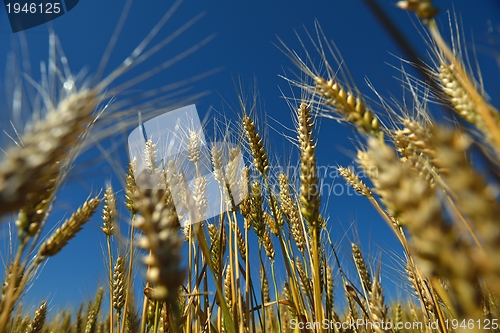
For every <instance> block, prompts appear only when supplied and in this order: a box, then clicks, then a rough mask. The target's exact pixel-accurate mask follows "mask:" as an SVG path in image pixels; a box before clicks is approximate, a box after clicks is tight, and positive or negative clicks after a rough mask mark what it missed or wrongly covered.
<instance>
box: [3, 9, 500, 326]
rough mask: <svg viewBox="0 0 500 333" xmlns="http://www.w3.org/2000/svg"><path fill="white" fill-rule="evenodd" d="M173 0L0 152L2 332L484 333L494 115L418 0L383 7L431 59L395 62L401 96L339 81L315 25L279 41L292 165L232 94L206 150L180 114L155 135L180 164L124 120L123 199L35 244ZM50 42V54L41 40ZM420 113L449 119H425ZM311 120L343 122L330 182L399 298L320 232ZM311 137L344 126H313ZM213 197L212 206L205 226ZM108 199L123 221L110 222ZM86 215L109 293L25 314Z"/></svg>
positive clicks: (495, 244)
mask: <svg viewBox="0 0 500 333" xmlns="http://www.w3.org/2000/svg"><path fill="white" fill-rule="evenodd" d="M178 5H179V2H176V3H175V4H174V5H173V7H172V9H171V10H170V11H169V12H167V13H166V14H165V16H164V19H162V21H161V22H160V23H159V24H158V25H157V27H155V28H154V29H153V30H152V31H151V35H148V37H146V39H145V40H144V42H143V43H141V44H140V45H139V46H138V47H137V49H136V50H135V51H134V52H133V53H131V55H130V56H129V57H128V58H127V59H126V60H125V61H124V62H123V64H122V65H121V66H120V67H118V68H117V69H116V70H114V71H113V72H112V73H111V74H110V75H109V76H107V77H105V78H98V80H96V81H95V82H97V83H94V84H92V85H81V86H78V85H73V84H68V83H69V82H74V76H73V75H72V74H70V73H71V72H70V71H69V69H68V70H67V71H66V70H64V71H62V72H61V73H65V74H64V76H63V77H62V79H61V80H62V81H61V82H58V83H59V84H60V85H61V86H62V90H60V92H59V91H56V90H50V89H51V88H50V87H51V85H46V86H42V89H41V90H42V91H43V92H44V94H43V96H41V98H42V101H43V102H42V103H41V105H43V106H42V107H41V110H33V113H35V111H36V113H37V114H40V117H36V118H34V119H33V121H32V122H31V123H30V124H29V126H27V127H26V128H25V129H24V130H22V131H20V134H19V142H20V144H17V145H14V144H13V145H11V146H10V147H8V148H6V149H5V154H4V155H3V158H2V160H1V163H0V214H1V215H2V216H3V217H4V220H5V221H6V222H5V223H12V225H13V230H15V232H14V233H13V236H12V237H13V240H12V243H13V244H12V248H13V253H12V256H11V257H10V258H9V261H8V262H5V273H4V276H3V284H2V292H1V299H0V333H4V332H72V333H83V332H85V333H90V332H109V333H113V332H114V333H125V332H132V333H136V332H140V333H146V332H154V333H157V332H187V333H191V332H193V333H196V332H336V333H338V332H355V333H364V332H394V333H398V332H441V333H446V332H458V331H474V332H482V331H490V330H493V331H497V332H498V331H499V327H498V319H497V318H498V315H499V309H498V297H500V223H499V221H498V220H497V219H498V218H499V216H500V205H499V203H498V200H497V193H496V192H495V188H497V187H498V185H499V184H498V166H499V165H500V123H499V121H500V115H499V111H498V110H497V109H496V108H495V107H494V106H493V105H492V104H491V102H490V99H489V98H488V95H487V94H486V92H485V91H486V89H487V87H483V85H482V81H481V79H480V77H479V74H478V72H477V71H476V69H475V68H472V66H470V63H469V62H468V61H467V59H468V55H467V54H466V49H464V48H463V47H462V45H460V42H461V40H460V37H459V36H453V37H454V38H457V41H458V42H457V43H454V44H452V45H451V44H448V43H447V42H446V41H445V38H443V36H442V32H441V31H440V29H439V28H438V24H437V20H440V19H441V20H447V19H448V18H447V17H446V16H444V15H442V14H441V13H439V11H438V10H437V8H435V7H434V4H433V2H432V1H431V0H402V1H399V2H397V6H398V7H400V8H401V9H402V10H405V11H409V12H413V13H414V14H415V15H416V17H417V19H418V22H419V23H420V24H421V27H422V29H423V31H424V32H423V33H422V35H423V37H424V38H426V39H427V41H426V42H427V45H428V46H429V50H428V52H429V54H430V56H431V57H432V59H431V60H430V61H429V63H427V64H425V63H423V62H419V63H411V62H408V63H407V65H408V66H415V67H417V69H418V70H419V71H420V73H421V74H422V78H417V77H414V76H412V75H410V74H408V73H407V72H406V71H405V70H404V69H403V70H402V75H403V77H404V80H403V81H404V82H405V89H406V90H407V91H408V92H410V94H411V101H410V100H406V99H405V100H401V101H394V100H389V99H385V98H384V97H382V96H380V102H379V103H375V102H374V101H370V100H369V99H368V98H366V97H364V95H363V94H362V93H361V91H360V90H359V89H358V88H357V87H356V86H354V83H350V80H349V79H348V78H347V76H346V77H343V75H342V73H344V72H343V70H339V68H341V67H342V66H343V64H342V63H338V59H340V55H339V54H338V53H337V51H336V48H335V47H334V45H333V44H331V43H330V42H329V40H328V38H327V35H328V31H323V30H322V29H321V27H320V26H319V24H316V25H315V28H316V30H315V31H314V32H313V33H308V34H307V36H305V37H304V36H300V35H299V39H300V41H301V45H303V46H304V49H303V50H293V49H291V48H289V47H288V46H287V45H286V43H285V42H282V44H281V46H280V47H281V48H282V50H283V51H284V53H285V55H286V56H288V59H287V57H286V56H284V57H283V58H284V59H283V61H284V62H286V61H289V60H290V59H291V60H292V62H293V64H294V66H296V68H297V70H298V72H300V74H299V75H297V76H296V77H294V76H292V75H290V76H285V77H284V82H285V83H286V84H288V85H290V87H291V91H292V96H286V98H285V101H284V102H283V103H284V106H283V107H284V108H290V110H291V111H292V112H291V114H292V118H293V121H294V124H295V129H294V130H295V137H294V138H290V141H292V143H293V146H294V148H295V149H296V150H297V152H298V156H299V158H298V160H297V161H294V162H291V164H292V165H296V166H297V168H296V170H298V172H296V173H291V172H280V171H278V172H277V171H276V170H286V169H284V168H279V167H280V165H277V164H278V162H276V161H275V159H274V158H273V156H276V153H274V152H272V151H270V149H269V147H270V144H269V142H267V137H266V135H264V133H265V131H264V127H265V123H262V122H259V121H258V119H259V112H261V110H260V104H259V99H258V97H257V96H256V95H255V96H251V98H248V97H247V95H246V94H245V93H244V91H241V92H240V95H239V96H238V101H239V110H238V112H239V116H238V117H237V119H236V120H234V119H229V118H228V117H226V116H220V117H216V119H215V120H214V123H215V126H214V128H215V130H214V132H215V133H214V138H213V140H212V141H213V144H210V145H208V144H207V142H205V141H204V139H203V138H202V134H201V133H200V132H199V131H198V128H196V127H197V126H195V122H194V120H193V119H190V121H191V123H190V124H191V127H189V126H187V127H186V128H180V130H179V131H177V132H175V133H170V134H169V135H172V136H173V137H175V140H176V142H178V143H179V147H180V148H181V150H182V151H184V152H185V154H184V155H182V154H177V155H175V154H165V151H166V150H168V149H170V148H169V146H168V142H167V143H165V142H162V141H161V140H159V139H158V138H154V137H153V136H152V135H150V136H148V134H147V133H145V130H144V128H145V125H144V124H143V123H135V122H134V121H129V123H127V125H128V126H127V127H128V128H133V127H135V126H139V127H137V128H138V129H141V128H142V129H141V131H143V132H141V133H142V134H143V135H144V138H143V139H144V142H143V145H138V146H137V147H135V146H134V147H132V148H131V151H132V150H133V151H134V152H135V153H134V154H135V155H134V154H132V153H131V155H130V163H129V164H128V167H127V169H126V170H123V177H122V184H123V188H120V189H118V188H117V186H116V185H113V186H111V185H110V184H103V186H102V187H103V190H102V191H100V192H99V191H97V192H98V193H97V194H96V193H89V196H88V198H87V200H85V201H84V202H83V203H82V204H81V206H80V207H79V208H78V209H77V210H76V211H75V212H73V213H72V214H70V215H69V216H68V217H67V219H66V220H65V221H63V223H61V224H60V225H59V226H58V227H57V228H55V229H53V230H52V232H51V233H50V234H49V236H48V237H41V236H40V235H41V233H42V229H43V228H46V227H47V225H46V224H47V221H48V220H49V218H50V214H51V208H52V207H53V205H54V202H55V201H56V200H61V198H58V194H60V187H61V186H62V184H63V183H64V182H65V177H66V176H67V175H68V172H69V170H70V169H71V168H72V167H73V165H74V163H75V161H76V158H77V156H78V155H79V154H80V153H81V151H82V150H84V149H86V148H88V147H89V146H90V144H91V142H92V141H89V140H88V135H89V133H90V131H91V130H92V127H94V126H100V123H101V118H102V119H104V120H103V121H106V118H105V117H106V114H107V113H108V112H110V111H114V112H122V113H123V114H133V115H135V114H137V113H139V112H143V111H141V108H140V107H133V108H130V109H127V108H125V109H124V108H123V107H120V108H116V109H115V110H113V101H112V100H111V101H110V99H111V97H112V96H114V94H115V93H116V92H115V91H113V92H110V91H109V90H108V88H109V87H110V86H111V84H112V83H113V81H115V80H116V79H117V78H119V77H120V76H121V75H123V74H124V73H125V72H126V71H128V70H129V69H131V68H132V67H134V66H136V65H138V64H139V63H140V62H142V61H145V60H147V58H148V57H149V56H150V55H151V52H150V50H151V49H149V50H148V49H146V46H147V44H148V43H149V42H150V41H151V40H152V38H153V37H154V34H155V32H156V31H157V30H158V29H160V28H161V25H162V24H164V23H165V21H166V20H168V18H169V17H170V16H171V15H172V14H173V11H175V9H176V7H177V6H178ZM402 13H403V12H402ZM450 21H451V26H453V25H454V24H455V23H454V21H453V19H450ZM205 42H206V41H205V40H203V41H202V42H200V43H201V44H203V43H205ZM51 43H52V44H53V46H54V50H56V49H57V50H58V51H60V49H59V46H58V43H57V37H56V36H55V35H51ZM162 43H163V42H159V43H158V44H157V45H156V46H154V47H153V48H152V49H153V50H155V49H157V48H161V47H162ZM309 44H312V45H313V47H308V46H306V45H309ZM194 49H195V48H193V50H188V51H187V53H189V52H192V51H194ZM299 51H300V52H299ZM198 52H203V51H202V50H200V51H198ZM57 54H59V56H60V57H61V59H62V57H63V56H62V55H61V53H59V52H54V53H53V56H57ZM300 54H305V55H304V56H302V55H300ZM318 59H319V60H318ZM51 61H52V62H54V63H55V62H56V59H52V60H51ZM64 69H66V68H64ZM48 70H49V71H50V70H51V69H50V68H49V69H48ZM59 74H60V73H59ZM59 79H60V78H59V77H58V78H57V80H59ZM125 86H126V87H127V88H128V86H127V85H125ZM108 102H109V104H108ZM430 102H432V103H439V104H441V105H442V106H443V107H444V108H446V109H447V110H448V112H450V114H449V117H447V118H444V119H441V118H438V117H435V116H434V115H433V114H431V112H430V111H429V107H428V106H429V103H430ZM189 104H191V100H188V99H186V100H183V101H181V104H180V105H175V106H172V105H170V106H168V107H165V108H160V109H155V110H154V111H151V112H150V113H148V116H147V118H152V117H154V116H156V115H159V114H162V113H164V112H166V111H169V110H171V109H175V108H176V107H177V106H185V105H189ZM145 105H146V103H145ZM167 115H168V113H167ZM320 117H323V118H333V119H336V120H340V121H341V122H344V123H345V124H346V125H347V126H350V127H351V128H352V129H353V130H355V131H354V132H353V134H354V136H355V137H356V138H357V142H356V145H357V158H356V161H355V162H356V164H357V165H356V167H354V166H347V165H346V166H339V167H338V172H339V174H340V175H341V176H342V177H343V178H344V179H345V182H346V183H347V184H348V185H349V186H351V187H352V188H353V189H354V190H355V191H356V192H357V193H359V194H360V195H362V196H363V197H365V198H366V200H368V201H369V202H370V203H371V204H372V205H373V206H374V208H375V210H376V212H378V213H379V214H380V216H381V221H385V223H387V225H388V226H389V227H390V228H391V230H392V231H393V233H394V235H395V236H396V237H397V239H398V240H399V242H400V243H401V253H398V255H399V256H400V257H401V258H404V259H401V260H402V263H401V267H399V268H397V269H399V274H400V275H401V276H403V277H404V279H405V284H406V285H408V286H409V289H408V290H410V289H411V290H412V296H411V297H407V298H401V299H395V300H388V298H386V297H385V296H384V288H387V287H384V285H383V284H382V266H383V265H384V264H385V263H383V262H382V261H381V260H373V259H372V258H370V259H368V257H367V255H366V253H365V252H364V251H363V250H362V249H363V247H364V244H357V243H352V244H351V248H350V250H351V251H352V253H351V255H352V258H350V260H349V262H350V263H351V264H348V263H347V262H346V261H345V260H341V258H340V256H341V255H342V254H341V252H340V251H339V248H338V247H337V245H335V244H333V242H332V241H331V237H330V231H329V230H331V228H330V227H329V224H331V223H335V222H334V221H332V220H329V219H328V216H327V215H326V212H325V209H324V208H325V206H326V205H327V203H328V200H330V198H329V197H328V196H323V195H322V193H321V191H320V190H319V189H320V186H321V181H322V180H321V175H320V174H319V172H318V165H317V154H316V148H317V145H318V144H321V142H318V141H317V139H316V137H317V133H318V130H319V129H318V120H319V119H320ZM436 119H439V120H436ZM140 121H142V120H140ZM144 121H147V119H144ZM107 126H112V125H109V124H108V125H107ZM322 126H323V127H324V126H327V127H330V126H332V127H333V126H338V125H337V124H336V123H335V122H334V121H330V120H329V119H325V120H323V124H322ZM141 166H142V167H141ZM281 167H282V166H281ZM359 169H361V170H363V175H365V177H363V176H362V175H360V174H359V173H357V172H356V170H359ZM186 170H191V171H190V172H187V171H186ZM203 170H211V172H210V173H205V172H204V171H203ZM189 177H191V180H192V179H194V181H193V182H191V183H189V181H190V178H189ZM211 184H212V185H214V186H215V187H211ZM214 189H215V190H214ZM121 192H124V198H125V200H122V199H120V198H121V197H120V196H119V195H118V193H121ZM214 196H216V197H218V198H220V201H219V205H220V206H218V209H217V210H216V214H215V215H214V214H211V210H210V207H211V206H210V202H211V199H213V197H214ZM121 207H123V208H124V209H125V208H126V210H127V211H126V214H119V213H118V211H119V210H120V208H121ZM98 215H100V217H101V218H102V225H101V228H100V229H101V230H100V231H99V230H98V231H96V232H102V233H103V235H104V238H103V239H106V243H105V244H103V248H104V249H105V252H106V255H105V257H106V258H105V262H106V271H105V272H104V274H105V276H106V280H105V281H106V282H107V283H106V284H104V285H102V287H101V288H100V289H99V290H97V292H96V295H95V297H94V299H92V300H82V303H81V305H80V308H79V310H78V311H77V312H76V313H71V311H62V312H60V313H56V314H52V315H51V314H50V306H49V305H50V301H49V300H48V301H47V302H43V303H42V304H40V305H39V307H38V309H37V310H36V311H35V312H34V313H26V312H25V311H24V310H23V304H27V303H29V299H28V298H25V297H23V296H24V294H25V292H26V289H27V287H28V286H29V285H30V284H31V283H36V279H35V277H36V274H37V272H38V271H39V270H40V269H41V268H42V267H43V264H44V262H45V261H46V260H47V259H48V258H49V257H52V256H56V255H57V254H58V253H59V252H60V251H64V247H65V246H66V244H68V242H71V239H72V238H74V237H78V232H79V231H80V230H81V229H82V227H83V225H84V224H86V223H87V222H88V221H89V219H90V218H92V217H93V216H94V217H95V216H98ZM212 215H214V216H212ZM117 244H118V245H119V248H114V247H115V246H117ZM137 271H139V272H140V273H137ZM140 279H144V286H145V288H144V289H143V290H142V288H141V286H142V285H141V282H142V281H140ZM138 289H141V292H140V293H137V292H136V291H137V290H138ZM336 290H341V291H342V292H341V293H339V292H336ZM402 292H403V293H405V292H407V289H405V290H402ZM106 300H107V301H106ZM103 301H104V302H103ZM48 302H49V303H48ZM108 303H109V308H105V307H104V306H103V304H108ZM339 304H340V305H339Z"/></svg>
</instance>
